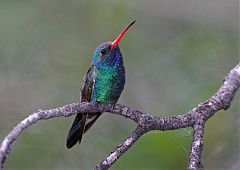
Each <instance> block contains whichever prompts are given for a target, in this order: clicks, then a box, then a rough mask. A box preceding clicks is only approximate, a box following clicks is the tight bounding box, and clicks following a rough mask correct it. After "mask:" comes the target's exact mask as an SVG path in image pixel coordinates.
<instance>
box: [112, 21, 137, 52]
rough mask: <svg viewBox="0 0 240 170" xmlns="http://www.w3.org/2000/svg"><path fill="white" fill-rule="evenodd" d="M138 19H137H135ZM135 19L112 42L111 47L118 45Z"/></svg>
mask: <svg viewBox="0 0 240 170" xmlns="http://www.w3.org/2000/svg"><path fill="white" fill-rule="evenodd" d="M135 21H136V20H135ZM135 21H133V22H132V23H131V24H129V25H128V26H127V27H126V28H125V29H124V30H123V31H122V32H121V33H120V34H119V36H118V37H117V38H116V39H115V40H114V41H113V42H112V44H111V49H112V48H114V47H116V46H117V45H118V44H119V42H120V41H121V39H122V37H123V36H124V35H125V34H126V32H127V31H128V29H129V28H130V27H131V26H132V25H133V24H134V23H135Z"/></svg>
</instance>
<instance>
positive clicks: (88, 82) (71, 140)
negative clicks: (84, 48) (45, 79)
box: [67, 65, 99, 148]
mask: <svg viewBox="0 0 240 170" xmlns="http://www.w3.org/2000/svg"><path fill="white" fill-rule="evenodd" d="M94 82H95V78H94V66H93V65H91V66H90V67H89V69H88V71H87V73H86V75H85V77H84V78H83V82H82V86H81V92H80V93H81V94H80V102H91V97H92V93H93V88H94ZM96 117H99V116H97V115H94V114H91V115H88V114H87V113H86V114H82V113H79V114H77V116H76V118H75V120H74V122H73V124H72V126H71V128H70V131H69V133H68V137H67V148H71V147H72V146H73V145H75V144H76V143H77V141H79V143H80V142H81V139H82V135H83V133H84V132H86V130H87V129H89V125H87V124H89V123H91V122H92V121H94V122H95V120H96V119H97V118H96ZM88 119H90V121H88ZM91 120H92V121H91ZM92 124H93V123H92ZM85 127H86V128H85Z"/></svg>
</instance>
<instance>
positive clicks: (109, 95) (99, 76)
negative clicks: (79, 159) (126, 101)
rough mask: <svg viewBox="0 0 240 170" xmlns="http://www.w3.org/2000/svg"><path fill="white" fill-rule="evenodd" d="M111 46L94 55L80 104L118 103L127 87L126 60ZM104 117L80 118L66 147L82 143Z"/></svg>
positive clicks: (104, 44)
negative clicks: (93, 126) (99, 119)
mask: <svg viewBox="0 0 240 170" xmlns="http://www.w3.org/2000/svg"><path fill="white" fill-rule="evenodd" d="M110 47H111V42H106V43H103V44H101V45H100V46H99V47H98V48H97V49H96V50H95V53H94V55H93V61H92V64H91V66H90V67H89V69H88V72H87V74H86V75H85V77H84V79H83V83H82V88H81V95H80V102H94V103H116V102H117V101H118V99H119V97H120V95H121V92H122V90H123V88H124V84H125V69H124V66H123V58H122V54H121V52H120V49H119V47H118V46H116V47H114V48H112V49H111V48H110ZM100 115H101V113H95V114H92V113H91V114H88V113H86V114H78V115H77V117H76V118H75V120H74V122H73V125H72V127H71V129H70V131H69V134H68V138H67V147H68V148H71V147H72V146H73V145H75V144H76V143H77V141H79V142H80V141H81V138H82V135H83V133H85V132H86V131H87V130H88V129H89V128H90V127H91V126H92V124H93V123H94V122H95V121H96V120H97V118H98V117H99V116H100Z"/></svg>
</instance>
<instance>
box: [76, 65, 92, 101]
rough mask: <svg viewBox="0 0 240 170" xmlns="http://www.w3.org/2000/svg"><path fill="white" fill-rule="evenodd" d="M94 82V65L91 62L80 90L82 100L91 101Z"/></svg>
mask: <svg viewBox="0 0 240 170" xmlns="http://www.w3.org/2000/svg"><path fill="white" fill-rule="evenodd" d="M94 82H95V77H94V66H93V65H92V64H91V66H90V67H89V69H88V71H87V73H86V75H85V76H84V78H83V82H82V86H81V91H80V102H91V99H92V95H93V88H94Z"/></svg>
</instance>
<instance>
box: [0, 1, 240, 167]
mask: <svg viewBox="0 0 240 170" xmlns="http://www.w3.org/2000/svg"><path fill="white" fill-rule="evenodd" d="M238 8H239V4H238V0H228V1H226V0H211V1H209V0H201V1H200V0H195V1H193V0H172V1H168V0H159V1H158V0H148V1H144V0H132V1H127V0H122V1H116V0H112V1H110V0H103V1H97V0H93V1H79V0H69V1H64V0H51V1H48V0H41V1H37V0H31V1H30V0H22V1H16V0H15V1H14V0H8V1H7V0H2V1H0V108H1V109H0V140H2V139H3V138H4V136H5V135H6V134H7V133H8V132H9V131H10V130H11V129H12V127H14V126H15V125H16V124H17V123H18V122H20V121H21V120H22V119H24V118H25V117H26V116H28V115H29V114H30V113H32V112H34V111H36V110H37V109H40V108H41V109H50V108H55V107H59V106H62V105H64V104H67V103H72V102H78V100H79V89H80V83H81V81H82V78H83V76H84V74H85V72H86V70H87V68H88V66H89V64H90V62H91V56H92V54H93V52H94V49H95V48H96V47H97V46H98V45H99V44H100V43H102V42H105V41H109V40H114V39H115V38H116V36H117V35H118V34H119V33H120V31H121V30H122V29H123V28H124V27H125V26H127V25H128V24H129V23H130V22H131V21H133V20H135V19H136V20H137V22H136V24H135V26H134V27H133V29H131V30H130V31H129V32H128V34H127V35H126V36H125V37H124V39H123V40H122V42H121V44H120V47H121V51H122V53H123V55H124V62H125V67H126V70H127V81H126V85H125V89H124V92H123V94H122V96H121V98H120V100H119V103H121V104H125V105H128V106H131V107H134V108H136V109H139V110H141V111H143V112H149V113H152V114H155V115H163V116H166V115H174V114H183V113H185V112H187V111H188V110H190V109H192V108H193V107H195V106H197V104H199V103H200V102H202V101H204V100H206V99H208V98H209V97H210V96H211V95H212V94H213V93H214V92H215V91H216V90H217V89H218V87H219V85H220V84H221V82H222V80H223V77H224V76H225V75H226V74H227V73H228V71H229V70H230V69H231V68H232V67H234V66H235V65H236V64H237V63H238V62H239V58H238V57H239V53H238V50H239V34H238V24H239V20H238V19H239V18H238V10H239V9H238ZM239 96H240V95H239V92H238V94H237V96H236V98H235V99H234V101H233V103H232V105H231V108H230V109H229V110H227V111H221V112H219V113H217V114H216V115H215V116H214V117H213V118H211V119H210V120H209V121H208V122H207V123H206V131H205V136H204V140H205V143H204V151H203V163H204V165H205V169H206V170H214V169H240V163H239V162H240V157H239V154H240V150H239V136H240V135H239V124H240V121H239ZM73 119H74V117H68V118H56V119H50V120H47V121H40V122H38V123H37V124H35V125H33V126H32V127H31V128H28V129H26V130H25V131H24V133H23V134H22V135H21V136H20V137H19V139H18V140H17V141H16V142H15V144H14V147H13V149H12V152H11V154H10V156H9V157H8V159H7V162H6V169H11V170H12V169H13V170H18V169H34V170H43V169H44V170H46V169H49V170H50V169H51V170H54V169H56V170H60V169H91V168H92V167H93V166H94V165H96V164H97V163H99V162H100V161H101V160H102V159H103V158H105V157H106V156H107V155H108V154H109V153H110V152H111V150H112V149H113V148H115V147H116V145H118V144H119V143H120V142H122V141H123V140H124V139H125V138H126V137H127V136H128V134H129V133H130V132H131V131H132V130H133V129H134V128H135V126H136V124H135V123H134V122H132V121H131V120H128V119H125V118H122V117H120V116H116V115H112V114H108V113H106V114H104V115H103V116H101V118H100V119H99V120H98V121H97V123H96V124H95V125H94V126H93V127H92V128H91V130H90V131H89V132H88V133H87V134H86V135H85V136H84V138H83V140H82V143H81V145H77V146H76V147H74V148H73V149H71V150H67V149H66V147H65V140H66V136H67V133H68V130H69V128H70V125H71V123H72V121H73ZM191 132H192V131H191V129H181V130H176V131H169V132H160V131H154V132H150V133H148V134H145V135H144V136H143V137H142V138H140V140H139V141H138V142H137V143H136V144H135V145H134V146H133V147H132V148H131V149H130V150H129V151H128V152H127V153H126V154H125V155H124V156H122V157H121V158H120V159H119V160H118V161H117V162H116V163H115V164H114V165H113V166H112V168H111V169H114V170H122V169H142V170H144V169H153V170H155V169H164V170H165V169H166V170H167V169H186V167H187V163H188V152H189V147H190V143H191Z"/></svg>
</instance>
